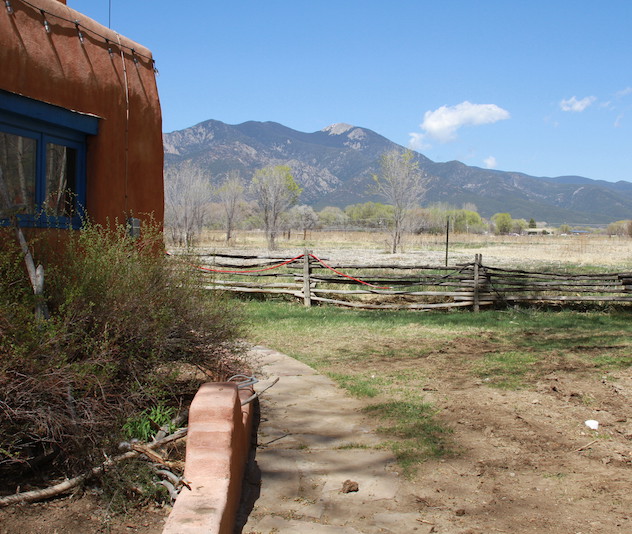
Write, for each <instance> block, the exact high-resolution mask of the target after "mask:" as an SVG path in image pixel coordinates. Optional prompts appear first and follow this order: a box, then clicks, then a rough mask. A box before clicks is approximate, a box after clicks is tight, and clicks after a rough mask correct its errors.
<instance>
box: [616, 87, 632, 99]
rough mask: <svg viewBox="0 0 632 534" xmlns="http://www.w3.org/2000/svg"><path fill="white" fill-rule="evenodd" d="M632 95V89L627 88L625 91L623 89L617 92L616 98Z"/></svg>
mask: <svg viewBox="0 0 632 534" xmlns="http://www.w3.org/2000/svg"><path fill="white" fill-rule="evenodd" d="M630 94H632V87H626V88H625V89H622V90H621V91H617V93H616V96H617V97H619V98H621V97H623V96H627V95H630Z"/></svg>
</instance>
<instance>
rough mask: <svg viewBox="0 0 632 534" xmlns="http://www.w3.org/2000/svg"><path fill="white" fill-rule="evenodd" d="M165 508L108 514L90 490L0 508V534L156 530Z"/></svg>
mask: <svg viewBox="0 0 632 534" xmlns="http://www.w3.org/2000/svg"><path fill="white" fill-rule="evenodd" d="M168 514H169V508H168V507H165V508H157V507H153V506H152V507H148V508H144V509H141V510H135V511H133V512H131V513H129V514H127V515H126V516H113V517H109V516H108V514H107V511H106V510H104V509H103V507H102V505H101V504H100V502H99V500H98V499H97V498H96V497H95V496H94V495H90V494H80V495H77V496H75V497H65V498H62V499H55V500H52V501H50V502H44V503H35V504H27V505H22V506H12V507H9V508H6V509H0V534H18V533H19V534H36V533H37V534H89V533H90V534H91V533H95V534H96V533H98V534H124V533H138V534H157V533H160V532H162V528H163V526H164V522H165V519H166V518H167V515H168Z"/></svg>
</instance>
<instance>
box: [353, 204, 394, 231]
mask: <svg viewBox="0 0 632 534" xmlns="http://www.w3.org/2000/svg"><path fill="white" fill-rule="evenodd" d="M345 214H346V215H347V217H348V218H349V220H350V221H351V223H352V224H354V225H356V226H363V227H365V228H386V227H387V226H388V222H389V221H390V220H391V218H392V216H393V206H388V205H386V204H381V203H380V202H364V203H363V204H351V205H349V206H347V207H346V208H345Z"/></svg>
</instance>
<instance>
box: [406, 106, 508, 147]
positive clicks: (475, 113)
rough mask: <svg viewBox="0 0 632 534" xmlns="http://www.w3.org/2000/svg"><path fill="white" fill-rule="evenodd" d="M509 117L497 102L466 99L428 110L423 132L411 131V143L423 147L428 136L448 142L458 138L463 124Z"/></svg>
mask: <svg viewBox="0 0 632 534" xmlns="http://www.w3.org/2000/svg"><path fill="white" fill-rule="evenodd" d="M509 117H510V115H509V112H508V111H507V110H504V109H502V108H500V107H498V106H496V105H495V104H472V103H471V102H467V101H465V102H461V103H460V104H457V105H456V106H441V107H440V108H438V109H436V110H434V111H426V113H425V114H424V121H423V122H422V123H421V125H420V126H421V129H422V130H423V132H420V133H411V134H410V143H409V144H410V145H411V147H413V148H421V147H422V146H423V145H425V140H426V139H427V138H432V139H436V140H437V141H440V142H442V143H447V142H448V141H453V140H454V139H456V134H457V131H458V130H459V128H461V127H463V126H478V125H481V124H492V123H494V122H498V121H501V120H505V119H508V118H509Z"/></svg>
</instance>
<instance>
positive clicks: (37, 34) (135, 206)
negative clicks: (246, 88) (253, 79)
mask: <svg viewBox="0 0 632 534" xmlns="http://www.w3.org/2000/svg"><path fill="white" fill-rule="evenodd" d="M10 3H11V7H12V8H13V11H14V13H13V14H9V13H8V11H7V9H6V8H5V6H4V2H2V3H1V4H0V89H4V90H6V91H10V92H13V93H17V94H20V95H23V96H27V97H30V98H33V99H36V100H40V101H44V102H47V103H50V104H54V105H57V106H61V107H64V108H67V109H71V110H74V111H80V112H83V113H90V114H93V115H97V116H98V117H100V118H101V120H100V121H99V133H98V135H97V136H91V137H89V138H88V154H87V177H88V183H87V202H86V204H87V206H86V207H87V212H88V215H89V216H90V217H91V219H92V220H94V221H96V222H99V223H104V222H105V221H106V219H109V220H111V221H113V220H114V219H118V220H119V221H121V222H122V221H124V220H125V218H126V217H127V216H129V215H132V214H133V215H134V216H140V217H141V218H142V214H144V213H152V214H153V216H154V218H155V219H156V220H157V221H159V222H160V223H162V219H163V211H164V200H163V146H162V117H161V112H160V102H159V99H158V90H157V87H156V79H155V73H154V65H153V61H152V59H151V52H150V51H149V50H147V49H146V48H144V47H143V46H141V45H139V44H137V43H135V42H133V41H131V40H129V39H127V38H125V37H122V36H119V35H118V34H117V33H116V32H114V31H111V30H109V29H108V28H106V27H104V26H101V25H100V24H98V23H96V22H95V21H93V20H92V19H89V18H87V17H85V16H84V15H82V14H81V13H79V12H77V11H74V10H73V9H71V8H69V7H68V6H66V5H64V4H65V2H60V1H58V0H29V3H30V4H32V5H33V6H35V8H34V7H31V6H30V5H28V4H25V3H23V2H22V1H21V0H11V1H10ZM41 9H42V10H45V11H46V12H48V13H49V14H47V15H46V20H47V21H48V24H49V25H50V30H51V31H50V33H47V32H46V31H45V29H44V24H43V16H42V13H41V12H40V10H41ZM58 17H61V18H58ZM62 19H67V20H62ZM75 20H77V21H79V23H80V24H81V26H83V27H84V28H82V29H81V32H82V34H83V38H84V41H83V43H82V42H81V40H80V39H79V36H78V32H77V28H76V27H75V25H74V23H73V22H72V21H75ZM68 21H69V22H68ZM96 34H99V35H96ZM105 39H108V40H109V41H110V44H109V46H110V48H111V50H112V53H108V44H107V43H106V40H105ZM119 43H121V44H122V45H124V46H126V47H128V48H125V47H119V46H118V44H119ZM131 48H133V49H134V50H135V52H136V53H135V54H134V53H132V51H131V50H130V49H131ZM121 52H122V55H121Z"/></svg>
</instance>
